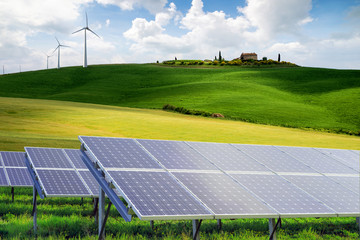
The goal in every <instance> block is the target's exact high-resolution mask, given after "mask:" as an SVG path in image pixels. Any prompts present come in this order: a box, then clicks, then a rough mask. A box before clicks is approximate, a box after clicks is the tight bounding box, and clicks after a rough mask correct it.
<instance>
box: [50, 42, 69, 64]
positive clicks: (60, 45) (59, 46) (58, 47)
mask: <svg viewBox="0 0 360 240" xmlns="http://www.w3.org/2000/svg"><path fill="white" fill-rule="evenodd" d="M55 39H56V41H57V42H58V46H57V47H56V48H55V50H54V51H53V53H54V52H55V51H56V49H57V50H58V68H60V48H61V47H69V46H66V45H62V44H60V42H59V40H58V39H57V37H55Z"/></svg>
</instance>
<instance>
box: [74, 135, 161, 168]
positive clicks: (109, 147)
mask: <svg viewBox="0 0 360 240" xmlns="http://www.w3.org/2000/svg"><path fill="white" fill-rule="evenodd" d="M79 139H80V141H81V142H82V143H84V144H85V147H86V149H87V151H88V153H90V155H92V156H93V157H95V158H96V159H98V160H99V161H100V163H101V165H102V166H103V167H105V168H154V169H160V168H161V167H160V165H159V164H158V163H157V162H156V161H155V160H154V159H152V158H151V157H150V156H149V155H148V154H147V153H146V152H145V150H144V149H143V148H142V147H141V146H140V145H139V144H138V143H136V142H135V140H134V139H127V138H103V137H83V136H80V137H79Z"/></svg>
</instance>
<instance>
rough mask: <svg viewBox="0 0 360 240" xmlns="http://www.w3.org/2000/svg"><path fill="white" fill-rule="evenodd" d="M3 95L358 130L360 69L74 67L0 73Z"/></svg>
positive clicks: (331, 128)
mask: <svg viewBox="0 0 360 240" xmlns="http://www.w3.org/2000/svg"><path fill="white" fill-rule="evenodd" d="M0 96H4V97H22V98H37V99H53V100H66V101H75V102H86V103H97V104H105V105H114V106H124V107H136V108H155V109H156V108H157V109H160V108H161V107H162V106H163V105H165V104H172V105H175V106H181V107H185V108H187V109H194V110H202V111H207V112H212V113H213V112H217V113H221V114H223V115H225V117H227V118H230V119H236V120H243V121H248V122H254V123H262V124H270V125H277V126H287V127H297V128H312V129H320V130H329V131H332V132H345V133H350V134H359V131H360V118H359V117H358V116H359V115H360V71H357V70H331V69H315V68H239V67H229V66H224V67H219V66H217V67H212V68H209V67H207V68H202V67H191V68H190V67H164V66H161V65H154V64H126V65H99V66H91V67H89V68H87V69H83V68H81V67H69V68H62V69H60V70H58V69H51V70H43V71H35V72H24V73H19V74H11V75H3V76H0Z"/></svg>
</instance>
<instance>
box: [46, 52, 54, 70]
mask: <svg viewBox="0 0 360 240" xmlns="http://www.w3.org/2000/svg"><path fill="white" fill-rule="evenodd" d="M44 54H45V55H46V69H49V57H52V56H53V54H51V55H47V53H44Z"/></svg>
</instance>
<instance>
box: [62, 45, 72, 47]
mask: <svg viewBox="0 0 360 240" xmlns="http://www.w3.org/2000/svg"><path fill="white" fill-rule="evenodd" d="M60 47H70V46H67V45H60Z"/></svg>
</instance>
